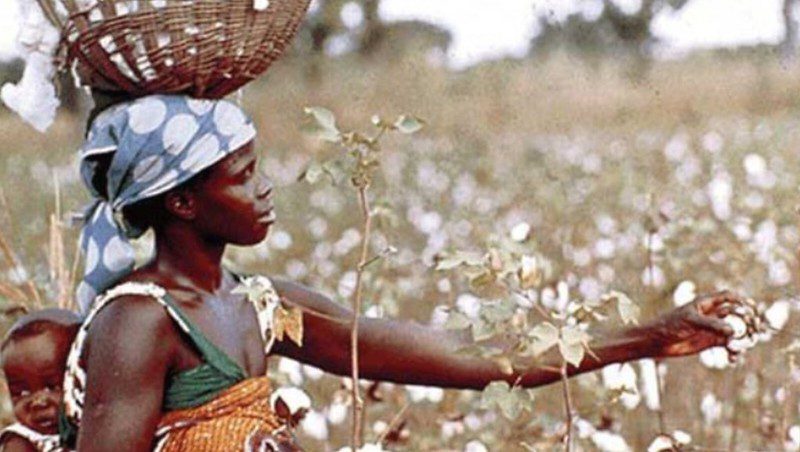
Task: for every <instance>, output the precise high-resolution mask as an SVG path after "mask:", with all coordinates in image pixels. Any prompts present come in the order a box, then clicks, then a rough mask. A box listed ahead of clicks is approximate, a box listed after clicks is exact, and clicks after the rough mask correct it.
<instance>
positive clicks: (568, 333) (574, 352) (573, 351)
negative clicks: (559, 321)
mask: <svg viewBox="0 0 800 452" xmlns="http://www.w3.org/2000/svg"><path fill="white" fill-rule="evenodd" d="M588 339H589V336H588V335H587V334H586V333H584V332H583V331H582V330H580V329H578V328H575V327H572V326H565V327H564V328H562V329H561V340H560V341H558V350H559V351H560V352H561V356H563V357H564V360H565V361H567V362H568V363H570V364H572V365H573V366H575V367H578V366H579V365H580V364H581V362H582V361H583V357H584V356H585V354H586V349H585V348H584V344H585V343H586V342H587V341H588Z"/></svg>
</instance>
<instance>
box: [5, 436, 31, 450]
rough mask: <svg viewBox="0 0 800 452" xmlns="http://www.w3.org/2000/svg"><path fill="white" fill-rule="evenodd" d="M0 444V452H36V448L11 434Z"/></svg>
mask: <svg viewBox="0 0 800 452" xmlns="http://www.w3.org/2000/svg"><path fill="white" fill-rule="evenodd" d="M6 438H7V439H4V440H3V442H2V443H0V447H2V448H1V449H0V451H2V452H36V447H35V446H34V445H33V444H31V442H30V441H28V440H27V439H25V438H23V437H21V436H19V435H15V434H13V433H11V434H8V435H7V436H6Z"/></svg>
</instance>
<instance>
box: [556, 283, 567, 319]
mask: <svg viewBox="0 0 800 452" xmlns="http://www.w3.org/2000/svg"><path fill="white" fill-rule="evenodd" d="M556 292H557V293H558V298H557V300H556V306H555V308H556V310H558V312H564V310H565V309H567V305H568V304H569V284H567V283H566V282H564V281H559V282H558V284H557V285H556Z"/></svg>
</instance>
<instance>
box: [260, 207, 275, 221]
mask: <svg viewBox="0 0 800 452" xmlns="http://www.w3.org/2000/svg"><path fill="white" fill-rule="evenodd" d="M277 218H278V216H277V214H276V213H275V209H269V211H267V213H265V214H262V215H261V216H260V217H258V222H259V223H265V224H266V223H274V222H275V220H276V219H277Z"/></svg>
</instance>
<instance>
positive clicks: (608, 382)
mask: <svg viewBox="0 0 800 452" xmlns="http://www.w3.org/2000/svg"><path fill="white" fill-rule="evenodd" d="M602 374H603V385H604V386H605V387H606V388H608V389H611V390H622V391H624V392H623V393H622V394H620V397H619V398H620V401H621V402H622V405H623V406H625V408H627V409H629V410H632V409H633V408H636V406H637V405H639V402H640V401H641V398H642V397H641V395H640V394H639V390H638V388H637V387H636V371H634V370H633V367H632V366H631V365H630V364H627V363H626V364H610V365H608V366H606V367H604V368H603V371H602Z"/></svg>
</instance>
